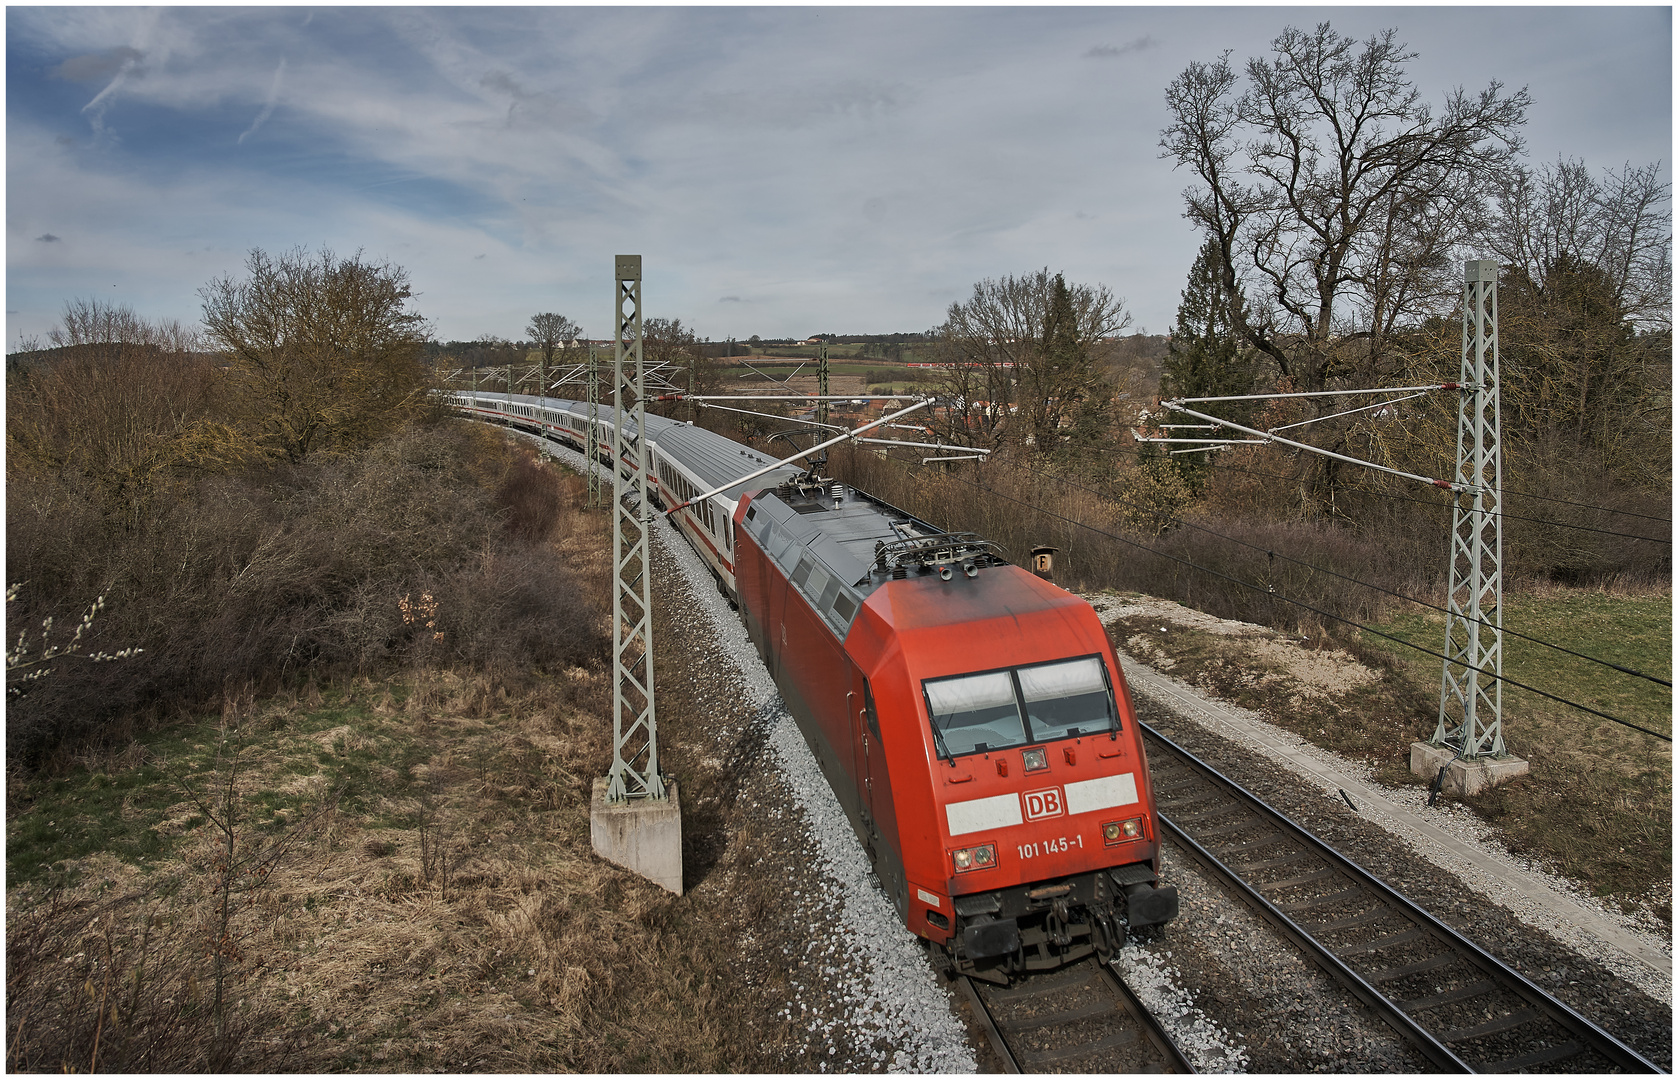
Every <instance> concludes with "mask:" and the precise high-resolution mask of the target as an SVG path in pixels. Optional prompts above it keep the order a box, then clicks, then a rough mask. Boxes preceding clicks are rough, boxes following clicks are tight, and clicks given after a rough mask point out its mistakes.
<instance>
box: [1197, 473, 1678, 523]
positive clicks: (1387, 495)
mask: <svg viewBox="0 0 1678 1080" xmlns="http://www.w3.org/2000/svg"><path fill="white" fill-rule="evenodd" d="M1205 465H1206V466H1207V467H1208V468H1212V469H1228V470H1229V471H1230V472H1238V473H1244V474H1246V475H1247V476H1262V477H1265V478H1267V479H1270V480H1294V479H1297V477H1292V476H1283V475H1281V474H1280V473H1267V472H1259V471H1258V470H1257V469H1243V468H1241V467H1240V466H1239V465H1219V464H1216V463H1215V462H1211V461H1208V462H1205ZM1342 486H1344V487H1345V489H1346V490H1347V491H1357V492H1361V493H1363V494H1365V495H1373V496H1375V497H1376V498H1378V499H1400V500H1402V501H1404V502H1412V503H1418V504H1420V505H1422V506H1436V507H1439V508H1440V509H1446V508H1448V507H1449V506H1450V503H1437V502H1430V501H1429V500H1427V499H1418V498H1416V497H1415V496H1414V495H1399V494H1396V493H1393V492H1390V491H1373V490H1371V489H1369V488H1364V487H1358V486H1357V485H1355V484H1345V485H1342ZM1503 494H1505V495H1519V494H1520V492H1518V491H1505V492H1504V493H1503ZM1528 498H1542V496H1528ZM1552 501H1555V502H1565V501H1566V500H1562V499H1557V500H1552ZM1568 505H1570V506H1579V507H1584V508H1586V509H1589V510H1601V511H1602V512H1603V513H1606V514H1627V515H1629V516H1631V517H1640V518H1648V519H1649V520H1650V521H1662V522H1667V523H1668V524H1671V522H1670V521H1668V519H1666V518H1658V517H1650V516H1649V515H1648V514H1634V513H1632V512H1631V511H1630V510H1610V509H1608V508H1607V507H1606V506H1591V505H1590V504H1589V503H1569V504H1568ZM1479 513H1482V514H1486V515H1489V516H1491V517H1504V518H1509V519H1510V520H1511V521H1530V522H1532V523H1534V524H1536V525H1554V526H1555V527H1556V528H1558V529H1577V530H1579V531H1580V532H1593V533H1601V534H1602V535H1604V536H1620V537H1624V538H1625V539H1627V540H1642V541H1644V542H1645V543H1649V544H1671V543H1672V541H1671V540H1670V539H1668V540H1662V539H1661V538H1660V537H1658V536H1643V535H1642V534H1640V533H1628V532H1619V531H1617V530H1614V529H1598V528H1596V527H1595V526H1593V525H1574V524H1572V523H1571V522H1567V521H1552V520H1550V519H1549V518H1535V517H1528V516H1526V515H1525V514H1511V513H1509V512H1508V511H1506V510H1481V511H1479Z"/></svg>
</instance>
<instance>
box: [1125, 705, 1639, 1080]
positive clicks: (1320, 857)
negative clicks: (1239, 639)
mask: <svg viewBox="0 0 1678 1080" xmlns="http://www.w3.org/2000/svg"><path fill="white" fill-rule="evenodd" d="M1142 727H1143V729H1144V734H1145V736H1146V739H1147V749H1148V762H1149V766H1150V768H1151V770H1152V775H1153V782H1154V793H1155V797H1156V798H1157V799H1158V802H1159V810H1160V821H1161V823H1162V826H1163V827H1164V830H1165V833H1166V836H1167V837H1169V838H1170V839H1172V840H1174V841H1175V842H1176V843H1177V844H1178V845H1179V847H1180V848H1181V849H1182V850H1183V851H1184V852H1186V853H1187V854H1188V855H1189V856H1190V857H1191V858H1192V859H1194V860H1195V862H1197V863H1198V864H1200V865H1201V866H1202V867H1203V868H1204V869H1205V870H1206V871H1207V872H1209V873H1210V874H1212V875H1213V876H1215V877H1217V878H1218V879H1220V880H1221V881H1223V882H1224V883H1225V884H1226V885H1228V887H1229V888H1230V889H1231V891H1232V892H1234V893H1235V895H1236V896H1237V897H1238V898H1239V899H1240V900H1242V901H1243V902H1244V903H1246V904H1247V906H1248V907H1250V908H1252V909H1253V910H1254V911H1255V912H1256V913H1257V914H1258V915H1259V916H1260V917H1261V918H1263V919H1264V920H1265V921H1267V922H1269V923H1270V924H1271V925H1273V926H1274V927H1276V928H1277V929H1278V930H1280V931H1281V933H1282V934H1283V935H1285V936H1286V937H1287V938H1289V939H1290V940H1291V941H1292V942H1293V943H1294V944H1295V945H1296V946H1297V947H1298V948H1299V949H1301V950H1302V951H1303V952H1304V953H1305V954H1306V955H1307V956H1308V957H1309V958H1310V959H1311V960H1313V961H1314V962H1315V963H1317V964H1318V965H1319V966H1320V967H1322V968H1323V969H1324V970H1325V971H1327V972H1328V974H1329V975H1331V976H1332V977H1333V978H1335V979H1336V980H1337V981H1338V982H1340V984H1341V985H1342V986H1344V987H1345V988H1346V989H1347V990H1348V991H1350V992H1351V993H1352V994H1354V995H1355V996H1356V997H1358V998H1359V999H1360V1000H1362V1001H1363V1002H1364V1004H1365V1005H1367V1006H1368V1007H1369V1008H1370V1009H1371V1010H1373V1011H1374V1012H1375V1013H1376V1015H1378V1016H1379V1017H1380V1018H1381V1019H1382V1020H1384V1021H1385V1022H1386V1023H1387V1024H1388V1025H1389V1026H1391V1027H1392V1028H1393V1029H1394V1030H1395V1031H1397V1032H1398V1033H1399V1035H1401V1036H1402V1037H1404V1038H1405V1039H1407V1040H1408V1041H1409V1042H1411V1043H1412V1044H1413V1045H1414V1046H1416V1048H1417V1049H1418V1050H1419V1051H1420V1052H1421V1053H1422V1054H1423V1055H1424V1056H1425V1057H1426V1058H1427V1060H1428V1061H1429V1062H1430V1064H1432V1065H1433V1067H1434V1068H1436V1069H1438V1070H1439V1071H1441V1072H1519V1071H1522V1070H1527V1069H1531V1070H1538V1071H1543V1072H1587V1073H1604V1072H1638V1073H1659V1072H1661V1071H1662V1070H1661V1069H1660V1068H1659V1067H1658V1066H1656V1065H1654V1064H1653V1063H1652V1062H1650V1061H1648V1060H1647V1059H1646V1058H1644V1057H1643V1056H1642V1055H1640V1054H1638V1053H1637V1052H1636V1051H1635V1050H1632V1049H1631V1048H1630V1047H1627V1046H1626V1045H1625V1044H1623V1043H1621V1042H1620V1041H1619V1040H1617V1039H1615V1038H1614V1037H1613V1036H1612V1035H1609V1034H1608V1033H1607V1032H1605V1031H1603V1030H1602V1029H1601V1028H1599V1027H1597V1026H1596V1025H1595V1024H1593V1023H1591V1022H1590V1021H1589V1020H1586V1019H1585V1018H1584V1017H1582V1016H1580V1015H1579V1014H1578V1013H1576V1012H1574V1011H1573V1010H1572V1009H1570V1008H1568V1006H1566V1005H1565V1004H1563V1003H1562V1002H1560V1001H1557V1000H1556V999H1555V998H1553V997H1551V996H1550V995H1549V994H1547V993H1545V992H1544V991H1543V990H1541V989H1539V988H1538V987H1537V986H1535V985H1534V984H1533V983H1531V982H1530V981H1528V980H1527V979H1526V978H1524V977H1523V976H1521V975H1520V974H1519V973H1517V972H1515V971H1513V970H1511V969H1510V968H1508V967H1507V966H1506V965H1504V964H1503V963H1502V962H1501V961H1499V960H1498V959H1497V958H1496V957H1494V956H1492V955H1491V954H1490V953H1488V952H1486V951H1485V950H1483V949H1481V948H1480V947H1479V946H1477V945H1475V944H1474V943H1473V942H1471V941H1469V940H1468V939H1467V938H1465V937H1463V936H1462V935H1461V934H1459V933H1458V932H1457V931H1456V930H1454V929H1452V928H1451V927H1450V926H1447V925H1446V924H1445V923H1443V922H1441V921H1439V920H1438V919H1436V918H1434V917H1433V916H1432V915H1431V914H1429V913H1428V912H1426V911H1424V910H1423V909H1421V908H1419V907H1417V906H1416V905H1415V904H1412V903H1411V902H1410V901H1409V900H1406V899H1405V898H1404V897H1403V896H1402V895H1400V894H1399V893H1397V892H1395V891H1394V890H1392V889H1391V888H1389V887H1388V886H1387V885H1385V884H1384V883H1382V882H1381V881H1380V880H1379V879H1377V878H1375V877H1374V876H1372V875H1371V874H1369V873H1368V872H1367V871H1365V870H1364V869H1362V868H1361V867H1359V866H1358V865H1357V864H1356V863H1354V862H1352V861H1351V860H1349V859H1347V858H1345V857H1344V856H1342V855H1340V854H1339V853H1338V852H1336V851H1335V850H1334V849H1333V848H1331V847H1329V846H1328V845H1327V844H1325V843H1323V842H1322V841H1320V840H1318V839H1317V838H1316V837H1315V836H1313V835H1312V834H1311V833H1309V832H1308V831H1306V830H1305V829H1303V828H1301V827H1300V826H1298V825H1296V824H1294V823H1293V822H1292V821H1290V820H1289V819H1288V818H1286V817H1285V816H1283V815H1282V814H1280V813H1278V812H1277V811H1275V810H1273V809H1272V808H1271V807H1269V806H1268V805H1266V804H1265V803H1264V802H1263V801H1262V800H1260V799H1259V798H1258V797H1256V796H1254V795H1253V794H1251V793H1250V792H1248V791H1246V790H1245V789H1243V788H1242V787H1241V786H1240V785H1239V784H1237V783H1235V782H1234V781H1233V780H1230V779H1229V778H1228V777H1225V776H1223V775H1222V774H1221V773H1219V772H1218V771H1217V770H1215V769H1213V768H1212V767H1211V766H1209V765H1207V764H1206V763H1205V762H1203V761H1201V760H1200V759H1199V758H1197V757H1195V756H1194V755H1193V754H1191V753H1189V752H1188V751H1187V750H1185V749H1183V748H1182V747H1180V746H1178V745H1177V744H1176V743H1174V742H1172V741H1171V740H1170V739H1168V738H1166V737H1165V736H1163V735H1161V734H1160V733H1159V732H1157V731H1155V730H1154V729H1152V728H1150V727H1148V726H1147V725H1145V724H1144V725H1142Z"/></svg>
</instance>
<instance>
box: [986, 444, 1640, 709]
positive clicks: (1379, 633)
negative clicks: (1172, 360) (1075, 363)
mask: <svg viewBox="0 0 1678 1080" xmlns="http://www.w3.org/2000/svg"><path fill="white" fill-rule="evenodd" d="M953 479H956V480H959V481H960V482H961V483H964V484H968V485H970V486H972V487H976V488H978V489H979V490H981V491H984V492H988V493H990V494H992V495H995V496H997V497H999V498H1002V499H1004V500H1006V501H1008V502H1011V503H1015V504H1016V505H1019V506H1024V507H1028V508H1030V509H1032V510H1035V511H1037V512H1038V513H1040V514H1044V515H1047V516H1048V517H1052V518H1055V519H1057V520H1059V521H1064V522H1067V523H1068V524H1070V525H1076V526H1078V527H1079V528H1081V529H1088V530H1089V531H1090V532H1093V533H1095V534H1096V535H1098V536H1105V537H1107V538H1108V539H1110V540H1117V541H1119V542H1120V543H1122V544H1129V545H1130V546H1131V547H1134V548H1139V549H1141V550H1142V551H1146V552H1148V553H1149V554H1150V555H1158V556H1160V557H1161V558H1165V559H1170V560H1171V561H1172V562H1178V563H1182V564H1183V565H1184V566H1187V567H1189V568H1190V569H1193V570H1199V571H1201V572H1202V573H1207V574H1211V575H1212V576H1214V577H1220V578H1223V579H1224V580H1225V581H1232V582H1234V583H1235V584H1237V585H1240V586H1242V587H1243V588H1247V589H1252V590H1253V591H1254V592H1262V593H1264V594H1265V595H1267V596H1273V597H1275V598H1276V599H1278V600H1281V601H1284V602H1285V603H1289V604H1293V605H1294V606H1295V607H1300V608H1304V609H1305V610H1306V611H1310V612H1314V613H1316V614H1318V615H1321V616H1323V617H1324V618H1328V619H1333V620H1334V621H1335V622H1339V623H1345V624H1346V625H1347V626H1351V627H1354V628H1356V629H1359V630H1364V631H1367V632H1368V633H1371V634H1374V635H1375V636H1376V637H1382V638H1386V639H1387V640H1388V641H1395V642H1397V643H1398V644H1400V645H1403V646H1405V647H1407V648H1411V649H1415V650H1416V651H1417V652H1420V653H1426V654H1427V655H1428V656H1432V657H1434V658H1436V659H1439V660H1443V661H1445V662H1446V663H1451V664H1458V665H1460V666H1462V667H1465V668H1468V669H1469V670H1471V671H1477V672H1479V673H1480V674H1481V675H1484V676H1486V678H1488V679H1494V680H1496V681H1498V682H1503V683H1508V684H1509V685H1510V686H1515V687H1519V688H1520V689H1522V690H1526V691H1528V692H1530V693H1534V694H1537V695H1538V696H1539V697H1542V698H1548V699H1549V700H1551V701H1554V702H1557V703H1559V704H1562V705H1566V706H1568V707H1569V708H1573V709H1578V710H1579V711H1580V712H1586V713H1590V714H1591V715H1592V716H1600V717H1602V719H1604V720H1608V721H1611V722H1613V723H1616V724H1620V725H1622V726H1624V727H1628V728H1631V729H1632V730H1634V731H1641V732H1643V733H1644V734H1645V735H1653V736H1654V737H1655V738H1657V739H1660V740H1661V741H1663V742H1671V741H1672V736H1671V735H1663V734H1662V733H1660V732H1658V731H1651V730H1650V729H1649V728H1646V727H1643V726H1642V725H1640V724H1634V723H1632V722H1631V721H1630V720H1622V719H1621V718H1620V717H1618V716H1614V715H1613V714H1611V713H1605V712H1603V711H1602V710H1601V709H1593V708H1591V707H1590V706H1589V705H1581V704H1579V703H1578V702H1577V701H1569V700H1568V699H1567V698H1564V697H1559V696H1557V695H1556V694H1552V693H1550V692H1549V691H1547V690H1540V689H1538V687H1536V686H1528V685H1527V684H1526V683H1523V682H1519V681H1517V680H1515V679H1511V678H1510V677H1509V676H1507V675H1499V674H1497V673H1496V672H1492V671H1487V670H1486V669H1485V668H1482V667H1476V666H1474V665H1473V664H1465V663H1463V662H1462V661H1460V660H1452V659H1451V658H1450V657H1448V656H1446V655H1445V654H1444V653H1442V652H1435V651H1434V650H1432V649H1430V648H1428V647H1426V646H1425V645H1417V644H1416V643H1415V642H1413V641H1406V640H1404V639H1403V638H1401V637H1397V636H1395V635H1393V634H1389V633H1387V632H1385V631H1383V630H1377V629H1375V628H1374V627H1373V626H1365V625H1364V624H1362V623H1360V622H1356V621H1354V620H1352V619H1348V618H1346V617H1345V616H1343V615H1336V614H1334V613H1333V612H1332V611H1324V610H1323V609H1322V608H1319V607H1316V606H1315V605H1312V604H1307V603H1306V602H1305V601H1303V600H1295V599H1294V598H1293V597H1291V596H1285V595H1283V594H1282V593H1278V592H1271V591H1270V590H1269V589H1267V588H1265V587H1264V586H1263V585H1259V584H1256V583H1254V582H1251V581H1244V580H1242V579H1241V578H1238V577H1235V576H1233V575H1231V574H1226V573H1224V572H1223V571H1221V570H1214V569H1212V568H1211V567H1209V566H1201V565H1200V564H1199V563H1194V562H1190V561H1189V560H1188V559H1185V558H1183V557H1182V556H1181V555H1173V554H1171V553H1170V552H1167V551H1160V550H1159V549H1158V548H1151V547H1149V546H1148V545H1146V544H1143V543H1140V542H1138V541H1135V540H1132V539H1130V538H1129V537H1125V536H1120V535H1118V534H1117V533H1110V532H1108V531H1107V530H1105V529H1098V528H1096V527H1095V526H1094V525H1089V524H1086V523H1084V522H1082V521H1077V520H1075V519H1073V518H1069V517H1067V516H1066V515H1064V514H1057V513H1055V512H1054V511H1053V510H1046V509H1044V508H1043V507H1041V506H1034V505H1032V504H1031V503H1028V502H1026V501H1025V500H1023V499H1016V498H1014V497H1013V496H1012V495H1006V494H1003V493H1002V492H1000V491H997V490H996V489H994V488H989V487H986V486H985V485H983V484H980V483H976V482H975V481H972V480H966V479H963V478H962V477H959V476H956V477H953Z"/></svg>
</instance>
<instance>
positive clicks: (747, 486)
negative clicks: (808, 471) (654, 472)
mask: <svg viewBox="0 0 1678 1080" xmlns="http://www.w3.org/2000/svg"><path fill="white" fill-rule="evenodd" d="M478 396H479V397H489V398H492V399H495V400H500V401H508V400H511V401H512V403H514V404H518V405H535V406H546V407H548V408H558V409H562V410H564V411H565V412H568V413H572V414H574V415H578V416H585V417H586V416H587V415H588V402H586V401H573V400H571V399H569V398H538V397H534V396H531V395H528V394H514V395H512V397H511V398H510V399H509V398H508V396H507V395H505V394H498V393H495V392H493V391H483V390H480V391H478ZM616 412H617V410H615V409H613V408H612V407H611V406H610V405H602V406H600V419H601V421H602V422H604V423H607V424H610V423H612V421H613V417H614V416H615V415H616ZM629 430H630V431H634V430H635V424H634V422H633V420H632V421H631V422H630V424H629ZM647 435H648V436H649V437H650V438H651V439H652V441H653V442H655V443H657V444H658V445H659V447H660V448H661V449H662V450H663V451H664V452H665V453H667V454H669V455H670V456H672V457H674V458H675V459H676V460H678V461H680V462H681V463H682V466H683V467H684V468H686V469H688V470H689V471H690V472H692V473H693V474H694V475H695V476H697V477H698V478H699V481H700V483H702V484H703V485H704V486H705V488H706V490H709V489H711V488H714V487H716V486H718V485H719V484H726V483H728V481H730V480H732V479H734V478H735V477H739V476H746V475H747V474H749V473H754V472H756V471H757V470H759V469H761V468H763V467H764V466H765V465H770V464H773V463H774V462H775V461H777V460H779V459H777V458H772V457H765V456H764V455H762V454H760V453H758V452H757V451H756V450H753V449H752V448H751V447H749V446H744V445H742V444H740V443H737V442H735V441H734V440H733V439H730V438H728V437H726V436H724V435H718V434H717V433H716V432H714V431H710V430H707V429H706V428H702V427H698V426H695V425H694V424H691V423H689V422H687V421H686V420H672V419H670V418H668V417H664V416H658V415H656V414H649V415H648V416H647ZM803 472H804V470H802V469H800V468H799V467H798V466H796V465H788V466H785V467H783V468H780V469H776V470H775V471H774V472H771V473H767V474H765V475H763V476H761V477H758V478H757V479H755V480H752V481H750V482H749V483H743V484H737V485H735V486H733V487H730V488H728V489H727V490H725V491H723V492H722V493H721V497H722V498H726V499H732V500H738V499H739V498H740V496H741V494H742V493H744V492H746V491H751V490H756V489H757V488H763V487H774V486H776V485H777V484H780V483H782V482H783V481H785V480H787V479H790V478H792V477H796V476H801V475H803Z"/></svg>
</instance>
